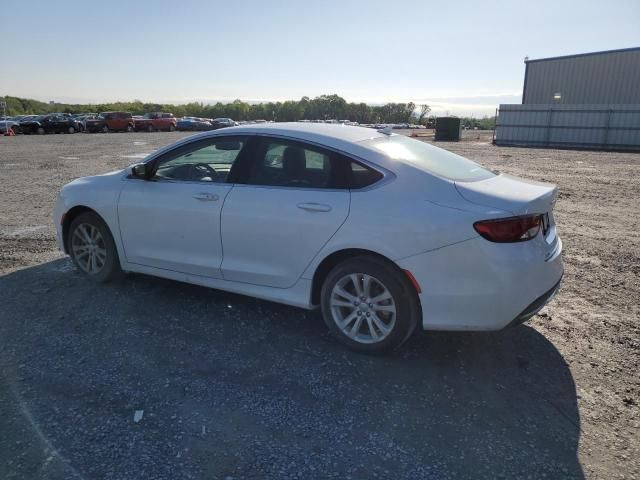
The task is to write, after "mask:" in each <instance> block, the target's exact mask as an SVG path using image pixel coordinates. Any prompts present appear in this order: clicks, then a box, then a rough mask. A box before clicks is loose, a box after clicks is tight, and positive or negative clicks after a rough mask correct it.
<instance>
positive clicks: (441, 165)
mask: <svg viewBox="0 0 640 480" xmlns="http://www.w3.org/2000/svg"><path fill="white" fill-rule="evenodd" d="M363 144H364V145H368V146H370V147H373V148H375V149H376V150H378V151H380V152H381V153H383V154H384V155H386V156H387V157H389V158H391V159H393V160H402V161H405V162H407V163H410V164H411V165H413V166H415V167H417V168H419V169H420V170H424V171H426V172H428V173H432V174H435V175H437V176H439V177H444V178H447V179H449V180H454V181H460V182H474V181H477V180H484V179H487V178H490V177H494V176H495V174H494V173H492V172H491V171H489V170H487V169H485V168H483V167H481V166H480V165H478V164H477V163H475V162H472V161H471V160H468V159H466V158H464V157H461V156H460V155H456V154H455V153H451V152H448V151H447V150H444V149H442V148H437V147H434V146H433V145H429V144H428V143H425V142H421V141H420V140H414V139H412V138H409V137H405V136H404V135H392V136H390V137H378V138H375V139H371V140H367V141H365V142H363Z"/></svg>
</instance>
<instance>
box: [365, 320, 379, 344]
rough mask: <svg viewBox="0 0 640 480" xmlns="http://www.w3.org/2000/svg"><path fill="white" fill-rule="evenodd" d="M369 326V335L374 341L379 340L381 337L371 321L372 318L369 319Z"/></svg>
mask: <svg viewBox="0 0 640 480" xmlns="http://www.w3.org/2000/svg"><path fill="white" fill-rule="evenodd" d="M367 326H368V327H369V334H370V335H371V338H372V339H374V340H377V339H378V338H379V337H380V335H378V332H377V331H376V329H375V328H374V326H373V322H372V321H371V317H367Z"/></svg>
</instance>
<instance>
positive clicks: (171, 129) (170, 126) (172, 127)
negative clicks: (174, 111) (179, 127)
mask: <svg viewBox="0 0 640 480" xmlns="http://www.w3.org/2000/svg"><path fill="white" fill-rule="evenodd" d="M169 131H170V132H175V131H176V126H175V125H174V124H173V123H172V124H171V125H169Z"/></svg>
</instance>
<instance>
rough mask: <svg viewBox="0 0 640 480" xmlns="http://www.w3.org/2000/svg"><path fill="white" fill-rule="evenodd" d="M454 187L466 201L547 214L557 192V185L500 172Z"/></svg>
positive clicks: (515, 211) (511, 210)
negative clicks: (484, 178) (493, 175)
mask: <svg viewBox="0 0 640 480" xmlns="http://www.w3.org/2000/svg"><path fill="white" fill-rule="evenodd" d="M455 187H456V190H457V191H458V193H459V194H460V195H461V196H462V198H464V199H465V200H467V201H468V202H471V203H475V204H478V205H484V206H487V207H492V208H498V209H500V210H504V211H506V212H509V213H512V214H513V215H527V214H536V213H540V214H544V213H551V212H552V210H553V207H554V204H555V201H556V197H557V194H558V187H557V186H556V185H554V184H552V183H543V182H536V181H533V180H526V179H523V178H518V177H513V176H511V175H504V174H500V175H496V176H495V177H491V178H487V179H486V180H479V181H476V182H458V181H456V182H455Z"/></svg>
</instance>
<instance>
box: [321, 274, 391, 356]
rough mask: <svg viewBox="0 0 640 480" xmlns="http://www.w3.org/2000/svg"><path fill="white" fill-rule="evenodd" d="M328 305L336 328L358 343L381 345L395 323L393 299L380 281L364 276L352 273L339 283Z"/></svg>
mask: <svg viewBox="0 0 640 480" xmlns="http://www.w3.org/2000/svg"><path fill="white" fill-rule="evenodd" d="M329 305H330V307H331V315H332V317H333V320H334V322H335V323H336V325H337V326H338V328H339V329H340V330H341V331H342V333H344V334H345V335H346V336H347V337H349V338H350V339H352V340H354V341H356V342H359V343H378V342H381V341H382V340H384V339H385V338H387V336H389V334H390V333H391V332H392V330H393V327H394V326H395V323H396V303H395V300H394V298H393V295H391V292H390V291H389V289H388V288H387V287H386V286H385V285H384V284H383V283H382V282H381V281H380V280H378V279H377V278H375V277H373V276H371V275H367V274H365V273H351V274H349V275H345V276H344V277H342V278H341V279H340V280H338V281H337V282H336V284H335V285H334V287H333V289H332V291H331V299H330V302H329Z"/></svg>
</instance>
